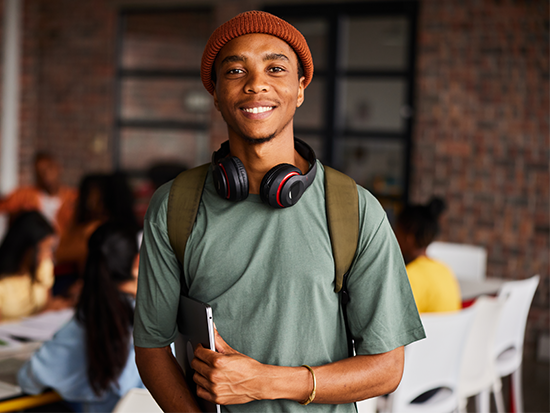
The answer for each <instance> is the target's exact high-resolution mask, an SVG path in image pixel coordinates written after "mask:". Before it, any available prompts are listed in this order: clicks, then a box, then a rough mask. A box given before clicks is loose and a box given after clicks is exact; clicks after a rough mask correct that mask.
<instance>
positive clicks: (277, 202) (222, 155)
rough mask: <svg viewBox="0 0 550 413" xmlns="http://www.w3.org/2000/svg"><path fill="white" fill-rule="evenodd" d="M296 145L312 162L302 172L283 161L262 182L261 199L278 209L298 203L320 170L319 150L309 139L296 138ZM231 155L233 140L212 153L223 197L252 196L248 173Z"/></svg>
mask: <svg viewBox="0 0 550 413" xmlns="http://www.w3.org/2000/svg"><path fill="white" fill-rule="evenodd" d="M294 148H295V149H296V151H298V153H299V154H300V155H301V156H302V157H303V158H304V159H306V160H307V161H308V162H309V164H310V165H311V166H310V168H309V171H307V173H306V174H305V175H302V173H301V171H300V170H299V169H298V168H296V167H295V166H294V165H290V164H288V163H282V164H279V165H277V166H274V167H273V168H271V169H270V170H269V171H268V172H267V173H266V174H265V176H264V177H263V179H262V182H261V184H260V198H261V200H262V201H263V202H264V203H265V204H268V205H271V206H272V207H274V208H287V207H291V206H292V205H294V204H296V203H297V202H298V200H299V199H300V198H301V197H302V195H303V194H304V192H305V191H306V189H307V188H308V187H309V186H310V185H311V183H312V182H313V181H314V179H315V174H316V173H317V158H316V157H315V152H313V149H311V148H310V147H309V146H308V145H307V144H306V143H305V142H303V141H301V140H300V139H297V138H294ZM228 155H229V141H225V142H224V143H222V145H221V147H220V149H219V150H217V151H216V152H214V153H213V154H212V175H213V178H214V185H215V187H216V192H217V193H218V195H219V196H221V197H222V198H224V199H228V200H230V201H242V200H243V199H246V197H247V196H248V175H247V173H246V169H245V168H244V165H243V164H242V162H241V160H240V159H239V158H236V157H234V156H228Z"/></svg>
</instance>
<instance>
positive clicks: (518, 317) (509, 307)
mask: <svg viewBox="0 0 550 413" xmlns="http://www.w3.org/2000/svg"><path fill="white" fill-rule="evenodd" d="M539 279H540V277H539V275H534V276H533V277H531V278H528V279H526V280H521V281H508V282H505V283H504V284H503V286H502V288H501V289H500V292H499V294H498V298H499V299H500V300H502V301H503V302H504V305H503V307H502V312H501V316H500V320H499V322H498V326H497V331H496V340H495V354H496V371H497V374H498V376H499V377H505V376H508V375H510V374H511V375H512V380H511V385H512V396H513V401H514V412H516V413H523V394H522V388H521V386H522V383H521V363H522V360H523V340H524V337H525V325H526V324H527V316H528V315H529V309H530V308H531V302H532V301H533V296H534V295H535V291H536V289H537V286H538V284H539ZM494 391H495V396H496V397H497V398H498V399H499V400H501V403H502V392H501V389H500V380H499V383H498V385H497V387H495V389H494Z"/></svg>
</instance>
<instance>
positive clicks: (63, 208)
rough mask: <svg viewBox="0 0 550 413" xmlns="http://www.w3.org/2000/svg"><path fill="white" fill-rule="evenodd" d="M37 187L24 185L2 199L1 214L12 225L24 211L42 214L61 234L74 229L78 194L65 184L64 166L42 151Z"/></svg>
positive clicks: (36, 167)
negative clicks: (63, 182) (72, 226)
mask: <svg viewBox="0 0 550 413" xmlns="http://www.w3.org/2000/svg"><path fill="white" fill-rule="evenodd" d="M34 172H35V181H36V182H35V185H32V186H23V187H21V188H18V189H16V190H14V191H13V192H12V193H11V194H9V195H8V196H7V197H5V198H3V199H1V200H0V213H7V214H9V215H10V222H11V221H13V219H14V218H15V216H16V215H17V214H19V213H20V212H23V211H40V213H41V214H42V215H43V216H44V217H45V218H46V219H47V220H48V221H49V222H50V223H51V224H52V226H53V227H54V229H55V230H56V232H57V233H58V234H59V235H62V234H63V233H64V232H65V231H66V230H67V229H68V227H69V226H70V224H71V222H72V219H73V214H74V208H75V203H76V199H77V196H78V193H77V191H76V190H75V189H73V188H70V187H68V186H64V185H61V180H60V177H61V167H60V165H59V163H58V162H57V161H56V160H55V159H54V158H53V156H52V155H50V154H47V153H44V152H39V153H38V154H36V156H35V158H34Z"/></svg>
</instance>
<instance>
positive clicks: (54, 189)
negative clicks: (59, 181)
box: [38, 186, 60, 196]
mask: <svg viewBox="0 0 550 413" xmlns="http://www.w3.org/2000/svg"><path fill="white" fill-rule="evenodd" d="M59 188H60V187H59V186H55V187H51V188H45V187H43V186H42V187H38V189H40V191H42V192H44V193H45V194H47V195H49V196H57V195H59Z"/></svg>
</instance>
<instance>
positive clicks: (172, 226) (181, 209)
mask: <svg viewBox="0 0 550 413" xmlns="http://www.w3.org/2000/svg"><path fill="white" fill-rule="evenodd" d="M210 165H211V164H210V163H207V164H204V165H201V166H197V167H196V168H193V169H188V170H187V171H184V172H182V173H180V174H179V175H178V176H177V177H176V179H174V182H173V183H172V187H171V188H170V195H169V197H168V212H167V214H168V218H167V219H168V238H169V239H170V245H171V246H172V249H173V250H174V253H175V254H176V257H177V258H178V261H179V262H180V265H183V255H184V253H185V246H186V245H187V239H188V238H189V235H190V234H191V230H192V229H193V224H194V223H195V218H196V217H197V211H198V209H199V204H200V201H201V195H202V190H203V188H204V182H205V180H206V174H207V173H208V169H209V168H210Z"/></svg>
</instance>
